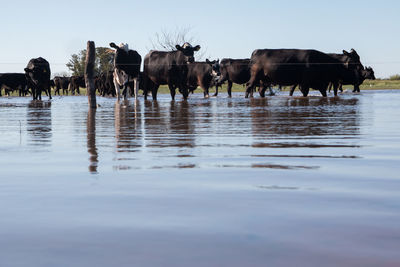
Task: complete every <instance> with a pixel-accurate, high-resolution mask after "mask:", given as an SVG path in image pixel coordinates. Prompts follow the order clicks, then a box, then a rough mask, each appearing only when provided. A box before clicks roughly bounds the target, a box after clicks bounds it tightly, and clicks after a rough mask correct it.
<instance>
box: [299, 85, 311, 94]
mask: <svg viewBox="0 0 400 267" xmlns="http://www.w3.org/2000/svg"><path fill="white" fill-rule="evenodd" d="M309 91H310V87H308V86H301V92H302V93H303V96H308V92H309Z"/></svg>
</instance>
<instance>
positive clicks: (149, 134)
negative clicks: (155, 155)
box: [144, 101, 195, 153]
mask: <svg viewBox="0 0 400 267" xmlns="http://www.w3.org/2000/svg"><path fill="white" fill-rule="evenodd" d="M194 117H195V114H194V112H193V109H192V108H191V107H190V105H189V103H188V102H186V101H183V102H179V103H176V102H174V101H171V102H170V104H169V108H167V107H165V106H160V104H159V103H158V102H153V103H152V102H145V111H144V120H145V124H144V125H145V129H144V130H145V136H146V139H148V141H147V142H146V146H148V147H157V148H163V147H178V148H189V147H194V146H195V132H194V130H195V129H194V123H193V118H194ZM185 153H188V152H187V151H186V152H185Z"/></svg>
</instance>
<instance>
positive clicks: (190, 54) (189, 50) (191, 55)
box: [175, 42, 200, 63]
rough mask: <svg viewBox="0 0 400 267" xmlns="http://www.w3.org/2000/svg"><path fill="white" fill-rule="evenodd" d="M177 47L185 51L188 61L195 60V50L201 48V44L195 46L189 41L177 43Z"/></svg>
mask: <svg viewBox="0 0 400 267" xmlns="http://www.w3.org/2000/svg"><path fill="white" fill-rule="evenodd" d="M175 47H176V49H177V50H178V51H181V52H182V53H183V55H184V56H185V59H186V62H187V63H192V62H194V52H195V51H199V50H200V46H199V45H196V46H195V47H193V46H192V45H191V44H189V43H188V42H186V43H184V44H183V45H182V46H180V45H176V46H175Z"/></svg>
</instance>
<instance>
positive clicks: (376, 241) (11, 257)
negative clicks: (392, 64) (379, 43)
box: [0, 90, 400, 267]
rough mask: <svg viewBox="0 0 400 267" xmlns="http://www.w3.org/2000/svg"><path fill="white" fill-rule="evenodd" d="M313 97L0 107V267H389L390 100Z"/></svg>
mask: <svg viewBox="0 0 400 267" xmlns="http://www.w3.org/2000/svg"><path fill="white" fill-rule="evenodd" d="M283 94H285V95H283ZM318 94H319V93H318V92H316V93H315V96H311V97H309V98H303V97H293V98H290V97H288V96H286V93H282V95H278V96H274V97H269V98H265V99H260V98H254V99H244V98H243V94H235V95H234V97H233V98H232V99H229V98H226V96H225V95H224V94H222V95H221V96H219V97H218V98H210V99H203V98H202V96H201V95H202V94H197V95H194V96H191V97H190V99H189V100H188V101H187V102H185V101H182V100H181V99H180V96H178V97H177V100H176V101H175V102H172V101H170V97H169V95H160V96H159V101H158V102H152V101H146V102H144V101H143V99H142V98H141V99H139V101H134V100H131V101H129V103H128V104H126V103H121V104H116V100H115V99H111V98H98V103H99V105H100V107H99V108H98V109H97V111H95V112H89V111H88V105H87V98H86V97H83V96H82V97H79V96H76V97H54V99H53V100H52V101H51V102H50V101H47V100H45V101H43V102H32V101H31V100H30V99H29V98H5V97H3V98H0V169H1V170H0V266H29V267H31V266H49V267H50V266H51V267H53V266H74V267H77V266H96V267H97V266H163V267H164V266H185V267H187V266H204V267H206V266H207V267H209V266H263V267H265V266H400V253H399V251H400V193H399V192H400V134H399V132H400V131H399V130H400V108H399V104H400V90H399V91H390V90H384V91H364V92H362V93H361V94H351V93H349V94H342V95H341V96H340V97H338V98H333V97H329V98H327V99H324V98H322V97H320V96H318ZM44 98H45V99H47V98H46V97H44Z"/></svg>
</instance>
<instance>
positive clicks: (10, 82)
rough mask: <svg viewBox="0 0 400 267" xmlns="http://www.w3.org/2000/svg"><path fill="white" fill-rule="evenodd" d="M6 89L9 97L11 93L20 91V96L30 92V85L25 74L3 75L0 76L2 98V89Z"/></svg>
mask: <svg viewBox="0 0 400 267" xmlns="http://www.w3.org/2000/svg"><path fill="white" fill-rule="evenodd" d="M3 87H4V90H5V93H6V94H8V95H9V93H10V92H11V91H14V90H18V91H19V96H22V95H25V94H26V93H27V92H28V83H27V80H26V77H25V74H24V73H1V74H0V96H1V89H2V88H3Z"/></svg>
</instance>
